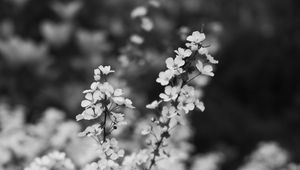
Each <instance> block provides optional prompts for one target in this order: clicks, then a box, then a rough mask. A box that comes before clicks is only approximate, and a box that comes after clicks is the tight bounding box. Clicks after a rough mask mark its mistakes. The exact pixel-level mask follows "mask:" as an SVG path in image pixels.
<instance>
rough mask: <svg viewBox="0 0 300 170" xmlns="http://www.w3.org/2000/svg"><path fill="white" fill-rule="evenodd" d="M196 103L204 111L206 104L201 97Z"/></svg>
mask: <svg viewBox="0 0 300 170" xmlns="http://www.w3.org/2000/svg"><path fill="white" fill-rule="evenodd" d="M195 105H196V107H197V108H198V109H200V110H201V111H202V112H203V111H204V110H205V106H204V104H203V102H201V101H199V99H197V100H196V101H195Z"/></svg>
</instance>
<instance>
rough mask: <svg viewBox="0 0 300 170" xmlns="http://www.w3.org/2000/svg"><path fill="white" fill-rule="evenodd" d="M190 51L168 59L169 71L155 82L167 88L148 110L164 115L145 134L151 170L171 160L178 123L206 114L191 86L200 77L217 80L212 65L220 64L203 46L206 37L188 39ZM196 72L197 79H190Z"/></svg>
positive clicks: (196, 91)
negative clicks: (161, 161)
mask: <svg viewBox="0 0 300 170" xmlns="http://www.w3.org/2000/svg"><path fill="white" fill-rule="evenodd" d="M186 40H187V41H188V43H186V47H187V48H178V49H177V50H175V53H176V57H175V58H172V57H169V58H167V59H166V67H167V70H165V71H162V72H160V73H159V77H158V78H157V79H156V82H158V83H160V84H161V85H162V86H165V89H164V92H163V93H161V94H160V95H159V97H160V99H159V100H155V101H153V102H152V103H151V104H148V105H147V106H146V107H147V108H149V109H155V110H159V112H160V113H161V115H160V116H159V118H158V119H153V123H154V126H156V127H155V128H154V126H150V127H147V128H145V129H144V130H143V131H142V134H144V135H147V134H151V135H149V142H148V144H149V145H150V150H151V153H152V156H151V160H150V163H149V168H148V169H151V168H152V167H153V166H154V165H155V164H156V162H157V160H158V159H160V158H162V157H163V155H167V156H168V151H167V150H166V149H163V148H165V147H166V146H167V139H168V138H169V137H170V135H171V134H170V131H171V130H172V129H173V128H174V127H175V126H176V125H177V124H178V123H179V124H180V119H179V118H180V116H181V115H183V114H187V113H189V112H190V111H192V110H194V109H195V108H198V109H199V110H201V111H204V104H203V102H202V101H200V99H199V98H200V94H201V93H200V91H199V90H197V89H195V88H194V87H192V86H190V85H188V83H189V82H190V81H192V80H193V79H194V78H195V77H197V76H199V75H206V76H214V73H213V64H216V63H218V61H217V60H215V59H214V58H213V57H212V56H211V55H210V54H209V53H208V49H207V48H206V47H205V46H204V45H203V41H204V40H205V35H204V34H203V33H200V32H198V31H195V32H193V33H192V35H189V36H187V38H186ZM194 72H197V73H196V74H197V75H196V76H194V77H191V75H192V74H193V73H194Z"/></svg>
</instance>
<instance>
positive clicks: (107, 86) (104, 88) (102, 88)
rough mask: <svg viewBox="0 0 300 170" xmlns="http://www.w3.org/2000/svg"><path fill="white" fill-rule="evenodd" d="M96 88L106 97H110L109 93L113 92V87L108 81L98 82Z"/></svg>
mask: <svg viewBox="0 0 300 170" xmlns="http://www.w3.org/2000/svg"><path fill="white" fill-rule="evenodd" d="M98 88H99V90H100V91H101V92H102V93H104V94H105V95H106V96H107V97H111V95H112V94H113V93H114V88H113V87H112V86H111V85H110V84H109V83H108V82H104V83H103V84H99V85H98Z"/></svg>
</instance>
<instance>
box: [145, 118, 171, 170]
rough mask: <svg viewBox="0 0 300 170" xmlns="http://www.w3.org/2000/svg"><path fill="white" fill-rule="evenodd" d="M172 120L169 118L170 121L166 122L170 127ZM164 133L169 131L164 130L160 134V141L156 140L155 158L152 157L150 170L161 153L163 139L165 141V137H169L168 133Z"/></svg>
mask: <svg viewBox="0 0 300 170" xmlns="http://www.w3.org/2000/svg"><path fill="white" fill-rule="evenodd" d="M170 120H171V119H168V121H167V122H166V124H167V126H168V127H169V123H170ZM164 133H169V132H168V131H166V132H163V133H162V134H161V135H160V137H161V138H160V140H159V141H158V142H156V148H155V149H154V150H153V152H152V153H153V154H154V155H153V158H152V159H151V161H150V165H149V168H148V170H151V168H152V167H153V165H154V164H155V162H156V161H155V158H156V156H157V155H159V148H160V146H161V145H162V143H163V141H164V138H167V137H168V135H164Z"/></svg>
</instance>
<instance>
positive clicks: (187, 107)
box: [177, 102, 195, 114]
mask: <svg viewBox="0 0 300 170" xmlns="http://www.w3.org/2000/svg"><path fill="white" fill-rule="evenodd" d="M177 108H178V109H179V110H183V111H184V112H185V113H186V114H187V113H189V111H191V110H194V108H195V105H194V103H193V102H180V103H179V104H178V106H177Z"/></svg>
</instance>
